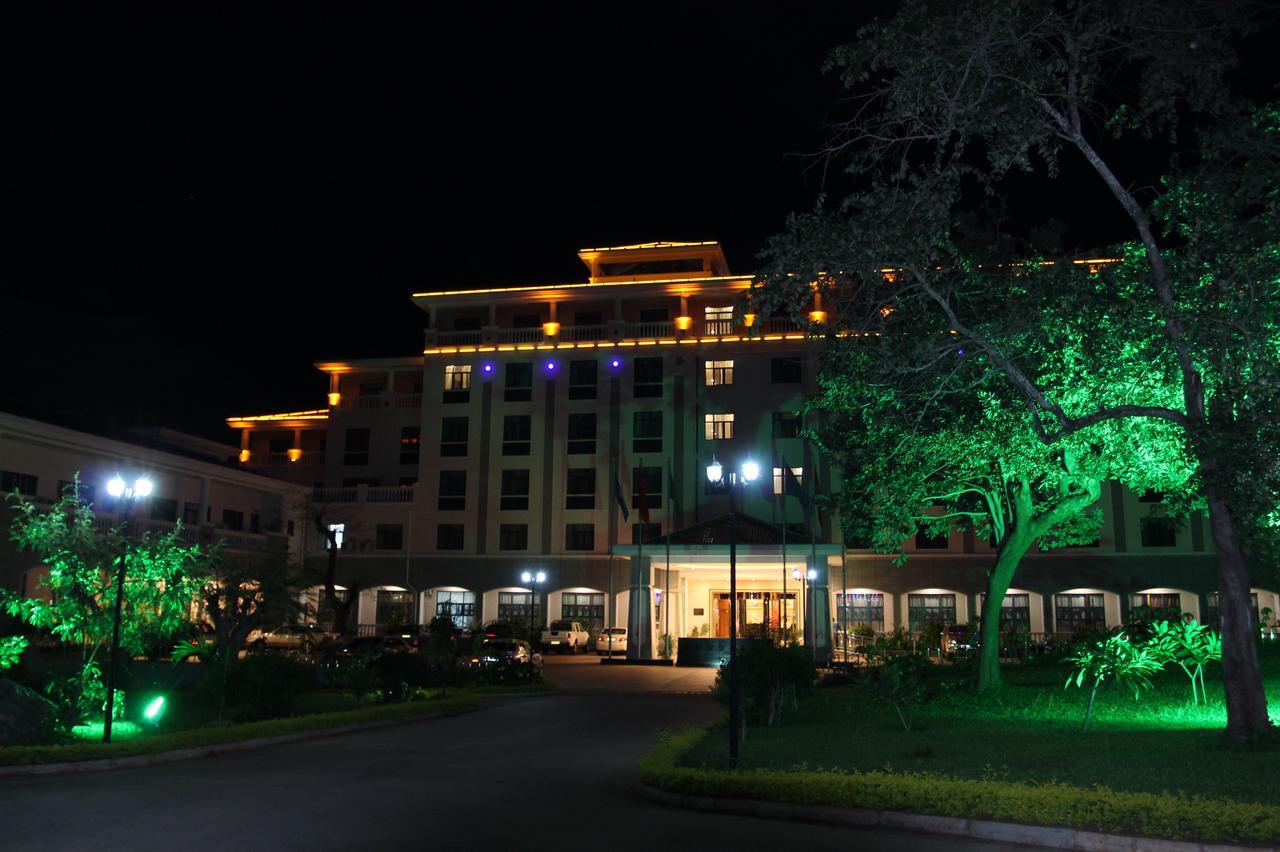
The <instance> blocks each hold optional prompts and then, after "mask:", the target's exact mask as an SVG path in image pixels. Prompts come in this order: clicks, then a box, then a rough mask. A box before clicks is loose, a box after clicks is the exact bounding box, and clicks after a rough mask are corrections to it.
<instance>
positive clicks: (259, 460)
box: [248, 450, 324, 467]
mask: <svg viewBox="0 0 1280 852" xmlns="http://www.w3.org/2000/svg"><path fill="white" fill-rule="evenodd" d="M323 464H324V453H322V452H318V451H311V450H303V451H302V455H301V456H299V457H298V460H297V461H290V460H289V454H288V453H287V452H286V453H253V454H251V455H250V456H249V463H248V467H289V466H290V465H294V466H295V467H320V466H321V465H323Z"/></svg>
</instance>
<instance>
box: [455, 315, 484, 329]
mask: <svg viewBox="0 0 1280 852" xmlns="http://www.w3.org/2000/svg"><path fill="white" fill-rule="evenodd" d="M483 323H484V320H482V319H481V318H480V317H456V318H454V320H453V330H454V331H479V330H480V329H481V328H482V327H483Z"/></svg>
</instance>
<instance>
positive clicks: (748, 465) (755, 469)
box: [742, 461, 760, 482]
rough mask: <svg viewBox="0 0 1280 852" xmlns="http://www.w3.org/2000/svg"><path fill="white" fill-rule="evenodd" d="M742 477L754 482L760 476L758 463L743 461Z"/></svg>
mask: <svg viewBox="0 0 1280 852" xmlns="http://www.w3.org/2000/svg"><path fill="white" fill-rule="evenodd" d="M742 478H743V479H744V480H745V481H747V482H755V481H756V480H757V479H759V478H760V465H758V464H757V463H755V462H753V461H745V462H743V463H742Z"/></svg>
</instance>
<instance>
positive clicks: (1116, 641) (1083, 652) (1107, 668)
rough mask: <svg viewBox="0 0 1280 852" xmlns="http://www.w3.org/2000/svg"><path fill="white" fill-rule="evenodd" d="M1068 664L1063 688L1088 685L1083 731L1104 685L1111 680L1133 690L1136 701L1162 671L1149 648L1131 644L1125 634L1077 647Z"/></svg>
mask: <svg viewBox="0 0 1280 852" xmlns="http://www.w3.org/2000/svg"><path fill="white" fill-rule="evenodd" d="M1067 662H1069V663H1071V664H1072V665H1073V666H1074V667H1075V669H1074V671H1072V672H1071V674H1070V675H1068V676H1067V682H1066V684H1065V686H1066V687H1070V686H1071V684H1072V683H1073V682H1074V683H1075V685H1076V686H1078V687H1081V688H1083V687H1084V684H1085V681H1088V682H1089V704H1088V706H1086V707H1085V710H1084V725H1083V727H1081V729H1080V730H1082V731H1087V730H1089V719H1090V718H1091V717H1092V715H1093V701H1094V699H1095V698H1097V696H1098V690H1099V689H1100V688H1101V687H1102V685H1103V684H1104V683H1106V682H1107V681H1109V680H1112V681H1115V682H1116V683H1119V684H1121V685H1122V686H1126V687H1128V688H1130V689H1132V690H1133V697H1134V700H1137V698H1138V696H1139V695H1140V694H1141V693H1142V690H1144V689H1150V688H1151V675H1153V674H1155V673H1156V672H1158V671H1160V668H1161V665H1160V663H1159V662H1157V660H1156V658H1155V655H1154V654H1153V653H1152V652H1151V650H1150V649H1149V648H1146V647H1143V646H1138V645H1134V644H1133V643H1132V642H1130V641H1129V637H1128V636H1127V635H1125V634H1124V633H1116V634H1113V635H1111V636H1108V637H1107V638H1106V639H1102V640H1099V641H1097V642H1094V643H1093V644H1092V645H1088V644H1082V645H1079V646H1077V648H1076V650H1075V653H1073V654H1072V655H1071V656H1070V657H1068V658H1067Z"/></svg>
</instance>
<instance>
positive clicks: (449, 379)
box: [444, 364, 471, 390]
mask: <svg viewBox="0 0 1280 852" xmlns="http://www.w3.org/2000/svg"><path fill="white" fill-rule="evenodd" d="M444 389H445V390H470V389H471V365H470V364H446V365H445V368H444Z"/></svg>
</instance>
